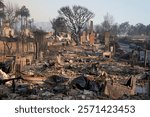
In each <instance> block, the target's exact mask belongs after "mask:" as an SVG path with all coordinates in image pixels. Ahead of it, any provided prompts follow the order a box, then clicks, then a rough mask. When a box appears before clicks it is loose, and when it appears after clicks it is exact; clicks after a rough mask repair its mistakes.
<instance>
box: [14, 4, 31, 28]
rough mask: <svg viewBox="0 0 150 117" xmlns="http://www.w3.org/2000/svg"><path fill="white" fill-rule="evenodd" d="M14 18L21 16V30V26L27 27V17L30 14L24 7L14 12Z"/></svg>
mask: <svg viewBox="0 0 150 117" xmlns="http://www.w3.org/2000/svg"><path fill="white" fill-rule="evenodd" d="M16 16H21V30H22V29H23V25H25V26H26V28H27V25H28V21H27V20H28V17H29V16H30V12H29V9H28V8H26V6H22V7H21V9H20V10H18V11H16ZM23 18H25V20H24V22H25V23H24V24H23Z"/></svg>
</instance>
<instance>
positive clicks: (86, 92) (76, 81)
mask: <svg viewBox="0 0 150 117" xmlns="http://www.w3.org/2000/svg"><path fill="white" fill-rule="evenodd" d="M101 47H102V46H101ZM50 50H51V51H50V52H49V53H47V55H46V56H45V57H44V58H43V59H40V60H36V61H35V62H33V63H32V64H31V65H26V66H25V67H24V70H23V71H22V72H21V73H20V74H19V75H20V76H21V77H23V79H19V80H15V81H14V83H12V85H10V84H9V85H4V84H1V85H0V98H1V99H13V100H18V99H21V100H22V99H25V100H26V99H29V100H37V99H42V100H76V99H79V100H80V99H81V100H88V99H89V100H93V99H94V100H97V99H143V98H144V99H149V97H148V96H147V95H145V96H144V97H143V96H141V94H139V93H136V80H137V83H141V82H140V81H139V79H145V80H146V78H147V79H148V76H149V72H147V73H145V69H144V68H143V67H139V66H134V68H133V67H131V65H130V64H128V63H126V62H123V61H118V60H117V59H112V58H107V57H104V56H103V51H101V50H100V46H98V45H95V46H62V45H55V44H53V45H52V46H50ZM144 74H145V75H144ZM131 77H132V78H134V79H136V80H134V81H132V80H130V78H131ZM129 82H130V83H129ZM131 84H132V85H131ZM14 87H15V88H14Z"/></svg>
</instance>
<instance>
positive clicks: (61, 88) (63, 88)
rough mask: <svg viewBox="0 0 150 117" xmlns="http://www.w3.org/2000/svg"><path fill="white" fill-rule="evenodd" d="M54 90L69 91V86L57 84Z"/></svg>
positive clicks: (55, 91)
mask: <svg viewBox="0 0 150 117" xmlns="http://www.w3.org/2000/svg"><path fill="white" fill-rule="evenodd" d="M52 90H53V92H54V93H67V92H68V91H69V87H68V86H66V85H57V86H55V87H54V88H53V89H52Z"/></svg>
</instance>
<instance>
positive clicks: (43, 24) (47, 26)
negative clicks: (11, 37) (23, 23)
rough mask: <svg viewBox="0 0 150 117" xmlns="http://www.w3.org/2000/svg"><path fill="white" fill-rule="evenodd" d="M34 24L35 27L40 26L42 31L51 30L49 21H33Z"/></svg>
mask: <svg viewBox="0 0 150 117" xmlns="http://www.w3.org/2000/svg"><path fill="white" fill-rule="evenodd" d="M34 25H35V26H36V27H37V28H39V29H40V28H41V29H42V30H44V31H47V32H49V31H53V29H52V25H51V24H50V22H34Z"/></svg>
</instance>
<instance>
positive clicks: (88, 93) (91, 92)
mask: <svg viewBox="0 0 150 117" xmlns="http://www.w3.org/2000/svg"><path fill="white" fill-rule="evenodd" d="M83 94H84V95H90V96H93V95H94V93H93V91H89V90H84V91H83Z"/></svg>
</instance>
